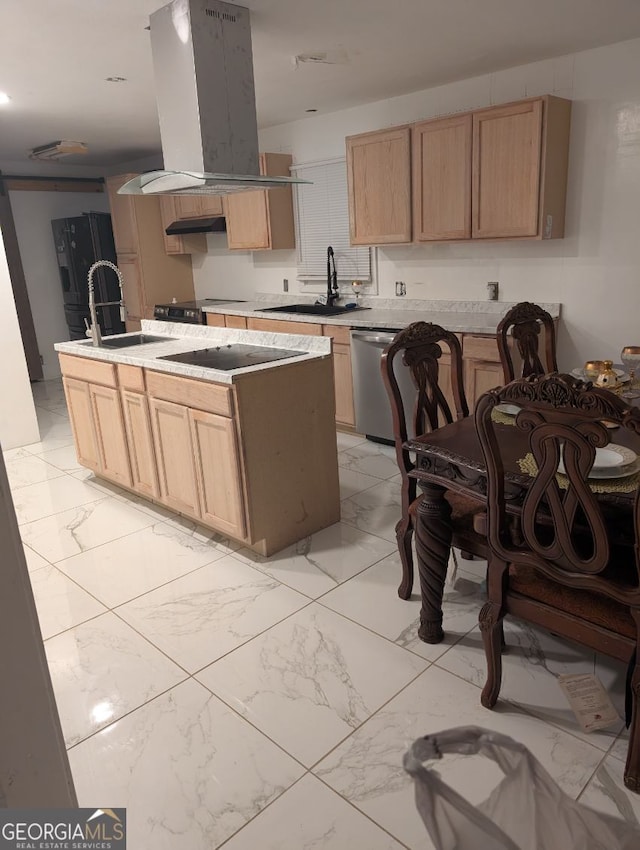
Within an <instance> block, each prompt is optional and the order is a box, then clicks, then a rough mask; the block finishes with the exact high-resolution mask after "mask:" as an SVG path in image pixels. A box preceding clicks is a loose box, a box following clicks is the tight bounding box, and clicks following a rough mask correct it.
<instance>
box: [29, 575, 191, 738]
mask: <svg viewBox="0 0 640 850" xmlns="http://www.w3.org/2000/svg"><path fill="white" fill-rule="evenodd" d="M36 575H37V574H36ZM45 651H46V653H47V660H48V662H49V670H50V672H51V681H52V684H53V690H54V693H55V697H56V703H57V705H58V712H59V713H60V723H61V724H62V730H63V732H64V738H65V741H66V743H67V746H68V747H70V746H72V745H73V744H77V743H78V741H82V740H84V738H87V737H88V736H89V735H92V734H93V733H94V732H97V731H98V729H103V728H104V727H105V726H108V725H109V724H111V723H113V721H114V720H117V719H118V718H119V717H122V716H123V715H125V714H128V712H130V711H132V710H133V709H134V708H137V707H138V706H140V705H143V704H144V703H145V702H148V701H149V700H150V699H152V698H153V697H154V696H157V695H158V694H160V693H162V692H163V691H166V690H168V689H169V688H171V687H173V685H175V684H177V683H178V682H180V681H182V680H183V679H185V678H186V674H185V672H184V670H181V669H180V668H179V667H178V666H177V665H176V664H174V663H173V662H172V661H170V660H169V659H168V658H166V657H165V656H164V655H163V654H162V653H161V652H158V650H157V649H155V648H154V647H153V646H151V645H150V644H149V643H148V642H147V641H146V640H145V639H144V638H142V637H140V635H138V634H136V632H135V631H134V630H133V629H131V628H129V626H128V625H127V624H126V623H123V622H122V620H120V619H119V618H118V617H116V615H115V614H112V613H111V612H109V611H108V612H107V613H106V614H103V615H102V616H100V617H97V618H96V619H94V620H90V621H89V622H88V623H84V624H83V625H80V626H76V628H74V629H71V630H70V631H66V632H63V633H62V634H60V635H57V637H54V638H51V640H48V641H47V642H46V644H45Z"/></svg>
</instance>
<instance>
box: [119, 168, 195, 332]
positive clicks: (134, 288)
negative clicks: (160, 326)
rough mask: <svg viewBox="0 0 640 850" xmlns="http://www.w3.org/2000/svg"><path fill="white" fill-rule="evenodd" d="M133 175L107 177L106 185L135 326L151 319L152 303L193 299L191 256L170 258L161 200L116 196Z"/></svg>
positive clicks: (128, 304)
mask: <svg viewBox="0 0 640 850" xmlns="http://www.w3.org/2000/svg"><path fill="white" fill-rule="evenodd" d="M133 176H135V175H133V174H122V175H117V176H114V177H108V178H107V181H106V183H107V193H108V195H109V205H110V207H111V223H112V227H113V236H114V241H115V245H116V253H117V255H118V266H119V267H120V268H121V269H122V271H123V274H124V276H125V287H124V290H125V291H124V296H125V304H126V307H127V318H128V319H129V321H131V322H136V321H139V320H140V319H150V318H153V308H154V306H155V304H158V303H167V302H170V301H171V300H172V298H176V300H178V301H189V300H192V299H193V298H194V297H195V296H194V288H193V274H192V271H191V257H189V256H187V255H185V256H173V255H168V254H167V252H166V250H165V236H166V234H165V232H164V226H163V216H162V212H161V208H160V198H159V197H157V198H151V197H142V196H140V195H119V194H118V189H119V188H120V186H122V185H123V183H126V182H127V180H129V179H130V178H131V177H133ZM165 226H166V225H165Z"/></svg>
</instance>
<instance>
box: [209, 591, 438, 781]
mask: <svg viewBox="0 0 640 850" xmlns="http://www.w3.org/2000/svg"><path fill="white" fill-rule="evenodd" d="M425 663H426V662H424V661H423V660H422V659H420V658H418V657H417V656H415V655H412V654H411V653H408V652H405V650H403V649H400V648H398V647H396V646H394V645H393V644H391V643H389V642H388V641H386V640H384V639H383V638H380V637H378V636H377V635H373V634H372V633H371V632H368V631H366V630H365V629H363V628H361V627H360V626H358V625H356V624H355V623H351V622H350V621H349V620H346V619H345V618H344V617H340V616H339V615H338V614H334V613H333V612H332V611H328V610H327V609H326V608H322V607H321V606H319V605H317V604H316V603H314V604H312V605H310V606H309V607H307V608H305V609H304V610H303V611H299V612H298V613H297V614H295V615H294V616H293V617H289V618H288V619H287V620H285V621H284V622H282V623H280V624H279V625H278V626H275V627H274V628H272V629H269V631H267V632H265V633H264V634H262V635H260V636H259V637H257V638H256V639H255V640H252V641H250V643H248V644H245V646H243V647H240V649H237V650H236V651H235V652H232V653H231V654H229V655H228V656H227V657H226V658H223V659H221V660H220V661H218V662H216V663H215V664H212V665H211V666H210V667H208V668H207V669H206V670H203V671H201V672H200V673H199V674H198V679H199V680H200V681H201V682H203V683H204V684H205V685H206V686H207V687H208V688H211V690H212V691H213V692H214V693H216V694H217V695H218V696H219V697H221V698H222V699H223V700H224V701H225V702H227V703H228V704H229V705H230V706H231V707H232V708H234V709H235V710H236V711H238V712H239V713H240V714H242V715H243V716H244V717H246V718H247V719H248V720H250V721H251V722H252V723H253V724H254V725H255V726H257V727H258V728H259V729H261V730H262V731H263V732H264V733H265V734H266V735H268V736H269V737H270V738H271V739H272V740H274V741H276V742H277V743H278V744H280V746H282V747H283V748H284V749H285V750H286V751H287V752H288V753H291V755H293V756H295V757H296V758H297V759H299V760H300V761H302V762H303V763H304V764H306V765H307V766H309V765H312V764H313V763H314V762H316V761H317V760H318V759H320V758H322V756H323V755H325V754H326V753H327V752H329V750H330V749H331V748H332V747H335V745H336V744H337V743H338V742H339V741H341V740H342V739H343V738H345V737H346V736H347V735H349V734H350V733H351V732H352V731H353V730H354V729H357V728H358V727H359V726H360V725H361V724H362V723H363V722H364V721H365V720H366V719H367V718H368V717H370V716H371V715H372V714H373V713H374V712H375V711H376V710H377V709H378V708H379V707H380V706H381V705H382V704H383V703H384V702H386V700H388V699H389V698H390V697H392V696H393V695H394V694H396V693H397V692H398V691H399V690H400V689H401V688H402V687H404V686H405V685H406V684H407V683H408V682H410V681H411V679H413V678H414V677H415V676H417V675H418V674H419V673H420V671H421V670H424V668H425Z"/></svg>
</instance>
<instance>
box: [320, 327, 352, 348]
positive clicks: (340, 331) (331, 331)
mask: <svg viewBox="0 0 640 850" xmlns="http://www.w3.org/2000/svg"><path fill="white" fill-rule="evenodd" d="M322 335H323V336H330V337H331V339H332V340H333V341H334V342H337V343H342V345H351V328H348V327H346V326H345V325H323V326H322Z"/></svg>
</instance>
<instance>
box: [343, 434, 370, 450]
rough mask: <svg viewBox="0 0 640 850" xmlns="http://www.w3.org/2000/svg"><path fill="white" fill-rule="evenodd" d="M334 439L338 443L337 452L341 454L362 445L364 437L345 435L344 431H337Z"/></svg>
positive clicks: (360, 435)
mask: <svg viewBox="0 0 640 850" xmlns="http://www.w3.org/2000/svg"><path fill="white" fill-rule="evenodd" d="M336 439H337V442H338V451H339V452H343V451H344V450H345V449H352V448H353V447H354V446H358V445H360V443H364V442H365V440H366V437H364V436H363V435H362V434H347V433H346V432H345V431H337V432H336Z"/></svg>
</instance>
